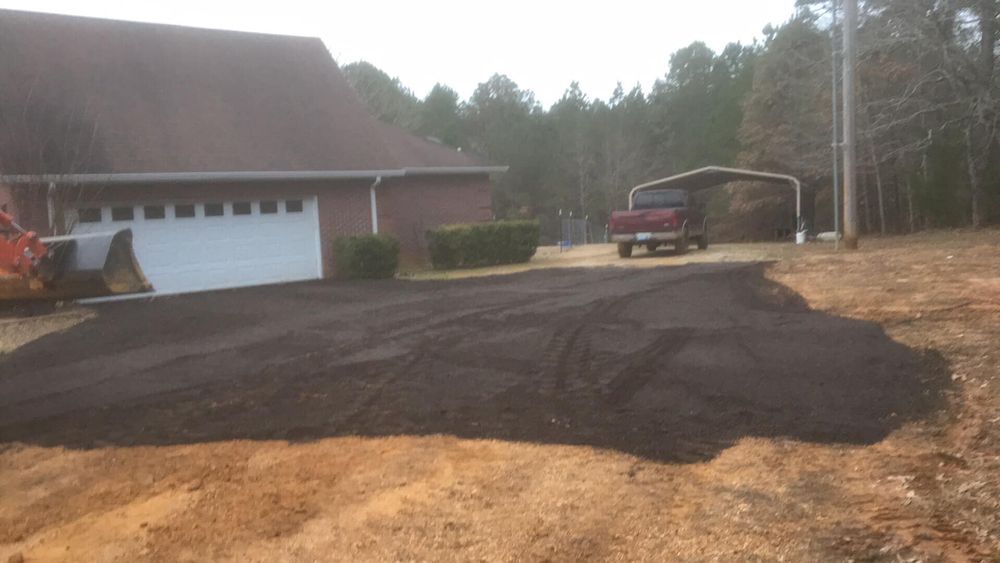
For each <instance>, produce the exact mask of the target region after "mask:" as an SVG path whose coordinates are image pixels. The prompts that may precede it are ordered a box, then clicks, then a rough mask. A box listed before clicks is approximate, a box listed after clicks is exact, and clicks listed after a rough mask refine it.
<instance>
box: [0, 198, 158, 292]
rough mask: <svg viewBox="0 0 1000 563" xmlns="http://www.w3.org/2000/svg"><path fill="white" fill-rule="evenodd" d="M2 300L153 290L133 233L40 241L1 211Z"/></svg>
mask: <svg viewBox="0 0 1000 563" xmlns="http://www.w3.org/2000/svg"><path fill="white" fill-rule="evenodd" d="M0 228H3V229H4V230H5V231H9V233H8V235H6V236H3V237H0V300H23V299H82V298H87V297H103V296H108V295H121V294H128V293H145V292H149V291H152V290H153V286H152V285H151V284H150V283H149V281H148V280H147V279H146V276H145V274H143V272H142V268H140V267H139V262H138V261H137V260H136V258H135V252H134V250H133V248H132V231H131V230H129V229H122V230H120V231H115V232H108V233H94V234H86V235H63V236H56V237H46V238H39V236H38V235H37V234H36V233H34V232H32V231H28V230H26V229H24V228H23V227H21V226H20V225H18V224H17V222H16V221H14V218H13V217H12V216H11V215H10V214H8V213H6V212H0Z"/></svg>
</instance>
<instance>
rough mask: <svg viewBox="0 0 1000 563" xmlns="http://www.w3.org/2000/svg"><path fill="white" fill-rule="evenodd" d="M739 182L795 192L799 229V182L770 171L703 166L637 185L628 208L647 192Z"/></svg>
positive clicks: (796, 218)
mask: <svg viewBox="0 0 1000 563" xmlns="http://www.w3.org/2000/svg"><path fill="white" fill-rule="evenodd" d="M740 180H745V181H754V182H764V183H767V184H788V185H790V186H791V187H792V188H794V189H795V228H796V229H800V228H802V183H801V182H799V179H798V178H796V177H795V176H789V175H788V174H774V173H771V172H758V171H756V170H745V169H741V168H726V167H723V166H706V167H704V168H699V169H697V170H691V171H690V172H684V173H683V174H677V175H675V176H669V177H667V178H660V179H659V180H653V181H652V182H646V183H645V184H639V185H638V186H636V187H634V188H632V191H630V192H629V194H628V208H629V209H630V210H631V209H632V204H633V202H634V201H635V194H637V193H639V192H643V191H649V190H662V189H678V190H688V191H695V190H704V189H707V188H714V187H716V186H721V185H722V184H726V183H729V182H736V181H740Z"/></svg>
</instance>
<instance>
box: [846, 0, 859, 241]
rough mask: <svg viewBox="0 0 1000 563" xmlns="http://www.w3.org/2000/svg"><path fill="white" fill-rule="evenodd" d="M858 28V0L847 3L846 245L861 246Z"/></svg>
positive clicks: (847, 1)
mask: <svg viewBox="0 0 1000 563" xmlns="http://www.w3.org/2000/svg"><path fill="white" fill-rule="evenodd" d="M857 29H858V0H845V2H844V140H843V143H844V247H846V248H847V249H850V250H854V249H856V248H857V247H858V213H857V211H858V202H857V170H856V162H855V161H856V158H857V154H856V144H855V138H856V132H855V123H854V117H855V114H854V105H855V97H854V94H855V92H854V67H855V65H856V64H857V58H858V54H857V48H856V46H855V38H856V36H857Z"/></svg>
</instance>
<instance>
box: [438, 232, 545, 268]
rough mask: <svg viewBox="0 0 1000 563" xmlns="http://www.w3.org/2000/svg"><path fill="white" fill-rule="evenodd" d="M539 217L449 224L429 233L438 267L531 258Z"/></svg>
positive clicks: (469, 265)
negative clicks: (527, 219) (522, 219)
mask: <svg viewBox="0 0 1000 563" xmlns="http://www.w3.org/2000/svg"><path fill="white" fill-rule="evenodd" d="M538 237H539V228H538V222H537V221H498V222H495V223H472V224H468V225H445V226H443V227H439V228H437V229H434V230H432V231H428V233H427V242H428V244H429V246H430V257H431V264H433V265H434V268H435V269H438V270H448V269H452V268H475V267H479V266H493V265H495V264H515V263H518V262H527V261H528V260H531V257H532V256H534V255H535V250H536V249H537V248H538Z"/></svg>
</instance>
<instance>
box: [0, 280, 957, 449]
mask: <svg viewBox="0 0 1000 563" xmlns="http://www.w3.org/2000/svg"><path fill="white" fill-rule="evenodd" d="M764 268H765V266H764V265H761V264H704V265H687V266H679V267H659V268H648V269H618V268H596V269H565V270H544V271H533V272H527V273H523V274H517V275H510V276H501V277H492V278H479V279H467V280H458V281H447V282H407V281H385V282H369V283H353V282H351V283H343V282H336V283H331V282H323V283H306V284H295V285H287V286H272V287H266V288H255V289H247V290H234V291H228V292H215V293H206V294H198V295H190V296H183V297H173V298H162V299H157V300H154V301H152V302H139V301H133V302H124V303H114V304H107V305H103V306H100V307H98V308H97V313H98V314H97V317H96V318H94V319H92V320H89V321H86V322H84V323H81V324H79V325H77V326H75V327H73V328H71V329H69V330H66V331H63V332H60V333H56V334H52V335H49V336H46V337H43V338H41V339H39V340H36V341H34V342H32V343H29V344H27V345H25V346H23V347H21V348H20V349H18V350H17V351H16V352H14V353H13V354H10V355H8V356H6V357H4V358H2V359H0V441H22V442H27V443H36V444H43V445H65V446H68V447H73V448H89V447H95V446H101V445H107V444H117V445H133V444H183V443H195V442H204V441H211V440H225V439H287V440H311V439H316V438H321V437H326V436H338V435H369V436H370V435H390V434H435V433H446V434H453V435H457V436H461V437H468V438H498V439H513V440H525V441H532V442H543V443H566V444H586V445H592V446H595V447H601V448H614V449H618V450H621V451H625V452H629V453H633V454H637V455H641V456H645V457H649V458H652V459H658V460H668V461H697V460H701V459H706V458H708V457H711V456H713V455H714V454H716V453H717V452H718V451H720V450H721V449H722V448H725V447H726V446H727V445H729V444H731V443H732V442H733V441H734V440H736V439H738V438H740V437H743V436H765V437H772V436H787V437H790V438H795V439H801V440H812V441H823V442H847V443H872V442H874V441H878V440H880V439H882V438H883V437H885V435H886V434H887V433H888V432H890V431H891V430H892V429H894V428H896V427H898V426H899V425H900V424H902V423H903V422H905V421H907V420H911V419H914V418H917V417H921V416H924V415H926V414H928V413H929V412H930V411H931V410H933V409H934V408H935V407H936V403H937V401H938V397H939V390H940V388H941V386H942V385H943V383H942V373H943V370H940V369H936V368H935V367H934V366H939V365H940V362H939V361H937V360H936V359H935V358H930V360H932V361H930V362H928V361H927V360H928V358H921V357H918V356H917V352H915V351H913V350H911V349H909V348H907V347H905V346H903V345H900V344H898V343H896V342H894V341H892V340H891V339H890V338H888V337H887V336H886V335H885V334H884V333H883V332H882V330H881V329H880V328H879V327H878V326H876V325H874V324H871V323H868V322H862V321H857V320H850V319H844V318H838V317H833V316H830V315H827V314H824V313H821V312H818V311H812V310H809V309H808V307H806V306H805V305H804V303H803V302H802V300H801V299H800V298H799V297H798V296H797V295H796V294H794V293H792V292H791V291H789V290H787V289H786V288H784V287H783V286H780V285H778V284H776V283H774V282H771V281H768V280H766V279H765V278H764V276H763V269H764ZM927 366H931V367H930V368H928V367H927Z"/></svg>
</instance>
